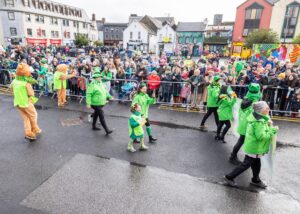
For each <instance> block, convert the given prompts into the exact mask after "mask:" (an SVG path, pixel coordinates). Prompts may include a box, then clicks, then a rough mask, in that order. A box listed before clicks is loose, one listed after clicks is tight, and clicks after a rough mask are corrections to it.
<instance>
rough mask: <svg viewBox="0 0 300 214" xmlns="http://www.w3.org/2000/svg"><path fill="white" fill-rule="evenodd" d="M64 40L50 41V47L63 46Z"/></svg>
mask: <svg viewBox="0 0 300 214" xmlns="http://www.w3.org/2000/svg"><path fill="white" fill-rule="evenodd" d="M61 44H62V40H61V39H50V45H61Z"/></svg>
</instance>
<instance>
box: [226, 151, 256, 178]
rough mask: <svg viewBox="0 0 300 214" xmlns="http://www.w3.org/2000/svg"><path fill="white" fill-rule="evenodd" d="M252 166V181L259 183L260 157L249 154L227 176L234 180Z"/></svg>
mask: <svg viewBox="0 0 300 214" xmlns="http://www.w3.org/2000/svg"><path fill="white" fill-rule="evenodd" d="M250 167H251V169H252V173H253V177H252V182H254V183H258V182H260V178H259V173H260V168H261V162H260V158H252V157H249V156H248V155H246V156H245V159H244V161H243V163H242V164H240V165H239V166H238V167H236V168H235V169H234V170H233V171H232V172H231V173H229V174H228V175H226V177H227V178H228V179H230V180H234V179H235V178H236V177H237V176H239V175H240V174H242V173H243V172H245V171H246V170H247V169H249V168H250Z"/></svg>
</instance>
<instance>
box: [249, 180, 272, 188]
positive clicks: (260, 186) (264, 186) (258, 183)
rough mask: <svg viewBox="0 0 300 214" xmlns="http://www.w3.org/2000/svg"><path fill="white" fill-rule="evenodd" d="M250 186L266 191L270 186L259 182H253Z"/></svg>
mask: <svg viewBox="0 0 300 214" xmlns="http://www.w3.org/2000/svg"><path fill="white" fill-rule="evenodd" d="M250 184H251V185H253V186H256V187H258V188H261V189H266V188H267V187H268V186H267V185H266V184H265V183H264V182H262V181H259V182H253V181H251V182H250Z"/></svg>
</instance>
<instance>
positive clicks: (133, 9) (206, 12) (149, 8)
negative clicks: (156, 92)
mask: <svg viewBox="0 0 300 214" xmlns="http://www.w3.org/2000/svg"><path fill="white" fill-rule="evenodd" d="M244 1H245V0H56V2H61V3H64V4H68V5H73V6H76V7H80V8H83V9H85V10H86V11H87V13H88V15H89V16H90V17H91V14H92V13H95V14H96V18H97V19H101V18H102V17H105V18H106V21H107V22H128V17H129V15H130V14H132V13H135V14H138V15H145V14H147V15H150V16H168V14H170V16H173V17H175V20H176V22H178V21H194V22H196V21H203V20H204V18H208V19H209V23H212V21H213V15H214V14H216V13H221V14H224V16H223V21H234V19H235V12H236V7H237V6H238V5H240V4H241V3H243V2H244Z"/></svg>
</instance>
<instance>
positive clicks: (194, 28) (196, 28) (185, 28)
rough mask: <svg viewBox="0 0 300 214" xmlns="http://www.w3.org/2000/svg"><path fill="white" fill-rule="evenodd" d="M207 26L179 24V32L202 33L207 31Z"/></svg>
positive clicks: (196, 23) (194, 23)
mask: <svg viewBox="0 0 300 214" xmlns="http://www.w3.org/2000/svg"><path fill="white" fill-rule="evenodd" d="M205 28H206V24H205V23H204V22H178V25H177V31H178V32H200V31H205Z"/></svg>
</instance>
